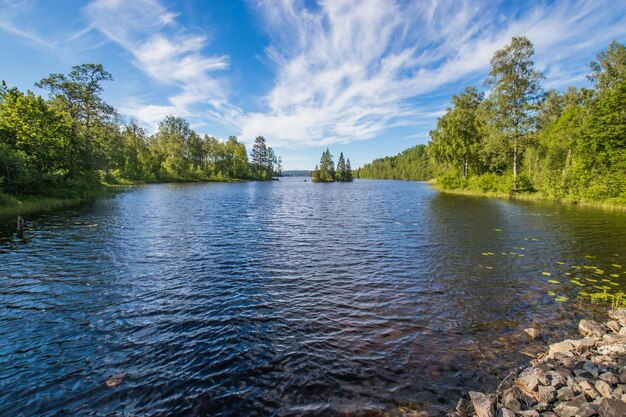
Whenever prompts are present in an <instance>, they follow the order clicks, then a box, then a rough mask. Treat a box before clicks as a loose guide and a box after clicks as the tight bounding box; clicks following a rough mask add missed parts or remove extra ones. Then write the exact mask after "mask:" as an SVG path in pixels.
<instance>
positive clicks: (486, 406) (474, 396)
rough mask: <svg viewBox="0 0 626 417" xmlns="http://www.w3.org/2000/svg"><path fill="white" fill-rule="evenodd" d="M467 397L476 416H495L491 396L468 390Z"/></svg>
mask: <svg viewBox="0 0 626 417" xmlns="http://www.w3.org/2000/svg"><path fill="white" fill-rule="evenodd" d="M469 397H470V400H471V401H472V405H473V406H474V410H475V411H476V415H477V416H478V417H495V411H494V400H493V398H491V397H490V396H488V395H486V394H483V393H482V392H476V391H470V392H469Z"/></svg>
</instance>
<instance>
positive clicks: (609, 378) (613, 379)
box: [599, 372, 620, 385]
mask: <svg viewBox="0 0 626 417" xmlns="http://www.w3.org/2000/svg"><path fill="white" fill-rule="evenodd" d="M599 378H600V379H601V380H603V381H604V382H606V383H608V384H611V385H617V384H619V383H620V381H619V378H618V377H617V375H615V374H614V373H611V372H605V373H603V374H602V375H600V376H599Z"/></svg>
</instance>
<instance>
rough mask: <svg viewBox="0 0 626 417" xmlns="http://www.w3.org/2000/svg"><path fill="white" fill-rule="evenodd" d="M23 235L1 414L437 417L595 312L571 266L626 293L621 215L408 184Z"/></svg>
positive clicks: (0, 373)
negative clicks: (405, 413)
mask: <svg viewBox="0 0 626 417" xmlns="http://www.w3.org/2000/svg"><path fill="white" fill-rule="evenodd" d="M11 226H12V225H11ZM27 235H28V240H27V241H26V242H18V241H17V240H16V239H15V238H14V237H10V236H9V235H8V232H6V231H5V232H4V236H5V239H4V241H2V243H0V340H2V344H0V381H2V382H0V384H1V387H2V389H1V390H0V414H2V415H4V414H10V415H57V414H64V413H65V414H67V415H80V414H93V413H94V412H96V411H97V412H99V413H101V414H109V413H111V414H121V413H126V414H128V415H143V414H150V415H224V416H226V415H333V414H336V415H346V414H354V415H379V414H381V413H384V412H393V410H396V409H397V408H398V407H401V406H403V407H404V406H407V407H413V408H416V409H423V408H425V409H428V410H430V411H431V412H441V411H442V410H444V409H445V408H446V407H448V406H449V405H450V404H452V403H453V402H455V401H456V399H457V398H458V395H460V394H461V393H462V392H464V391H466V390H468V389H472V388H485V389H486V388H487V387H489V386H491V387H493V385H494V384H496V378H497V377H498V376H503V374H506V372H507V368H508V367H510V366H511V365H516V364H519V363H522V362H524V361H527V360H528V358H527V357H526V356H524V354H523V352H526V353H528V352H533V349H537V348H538V345H537V342H532V343H531V342H528V341H527V340H526V338H525V336H524V334H523V331H522V330H523V328H525V327H528V326H529V325H534V326H537V327H539V328H540V329H541V330H542V332H543V333H544V334H545V335H546V337H547V340H550V339H551V338H557V337H560V336H562V335H563V334H564V333H567V332H571V331H572V330H573V329H574V327H573V326H574V324H575V323H574V321H573V320H572V319H573V318H578V317H580V316H581V315H582V312H583V311H584V310H587V311H588V310H589V309H591V310H592V311H594V309H598V311H600V307H599V306H595V305H591V304H590V303H589V302H588V301H586V300H581V299H578V298H577V296H578V293H579V292H580V291H584V288H582V287H580V286H579V285H577V284H575V283H572V282H571V279H572V277H573V279H574V281H577V280H581V281H584V282H589V283H591V282H590V281H586V279H587V278H591V275H590V274H595V273H596V272H597V270H598V269H593V270H592V269H584V268H582V267H583V266H585V265H586V266H593V267H594V268H599V270H601V271H603V272H605V274H606V275H608V276H609V277H607V279H608V278H610V280H611V281H612V282H615V283H616V284H617V285H616V286H614V287H615V289H616V290H618V289H620V288H621V289H623V288H624V284H626V279H625V278H624V272H622V270H620V268H617V267H615V266H614V265H618V266H619V265H626V256H625V255H626V215H624V214H621V213H609V212H602V211H599V210H591V209H581V208H577V207H561V206H557V205H550V204H537V203H510V202H506V201H500V200H491V199H484V198H469V197H459V196H450V195H443V194H439V193H437V192H435V191H434V190H432V189H431V188H430V187H429V186H428V185H426V184H422V183H415V182H397V181H355V182H354V183H351V184H340V183H337V184H313V183H310V182H306V183H305V182H303V180H302V179H297V178H295V179H283V180H281V181H279V182H271V183H237V184H192V185H180V184H179V185H153V186H146V187H143V188H139V189H136V190H133V191H131V192H126V193H123V194H121V195H119V196H117V197H116V198H113V199H109V200H102V201H99V202H97V203H95V204H94V205H92V206H88V207H83V208H80V209H76V210H71V211H64V212H58V213H53V214H48V215H45V216H41V217H38V218H35V219H29V222H28V230H27ZM557 262H559V263H557ZM572 266H580V267H581V269H580V270H577V269H575V268H572ZM573 271H576V272H575V274H572V272H573ZM543 272H549V273H550V276H549V277H548V276H546V275H543V274H542V273H543ZM567 273H570V274H572V275H567ZM611 274H613V275H617V276H611ZM591 279H593V278H591ZM548 280H555V281H558V282H559V284H558V285H557V284H554V283H549V282H548ZM607 285H611V284H608V283H607ZM549 291H552V292H553V293H554V294H555V296H556V297H567V301H564V302H559V301H556V300H555V296H551V295H549V294H548V292H549ZM587 314H588V313H587ZM112 376H114V377H115V378H116V379H113V380H110V381H114V382H115V384H112V383H110V384H109V385H114V386H107V384H106V383H105V382H106V381H107V379H109V378H111V377H112ZM110 381H109V382H110Z"/></svg>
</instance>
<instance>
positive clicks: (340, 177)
mask: <svg viewBox="0 0 626 417" xmlns="http://www.w3.org/2000/svg"><path fill="white" fill-rule="evenodd" d="M336 179H337V181H345V180H346V160H345V158H344V157H343V152H341V153H340V154H339V160H338V161H337V177H336Z"/></svg>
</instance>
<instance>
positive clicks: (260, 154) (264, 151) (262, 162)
mask: <svg viewBox="0 0 626 417" xmlns="http://www.w3.org/2000/svg"><path fill="white" fill-rule="evenodd" d="M273 158H274V151H273V150H272V148H268V146H267V144H266V143H265V138H264V137H263V136H257V137H256V138H255V139H254V145H253V146H252V155H251V159H252V172H253V173H254V174H255V175H256V176H257V177H258V178H260V179H270V178H271V177H272V173H273Z"/></svg>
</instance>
